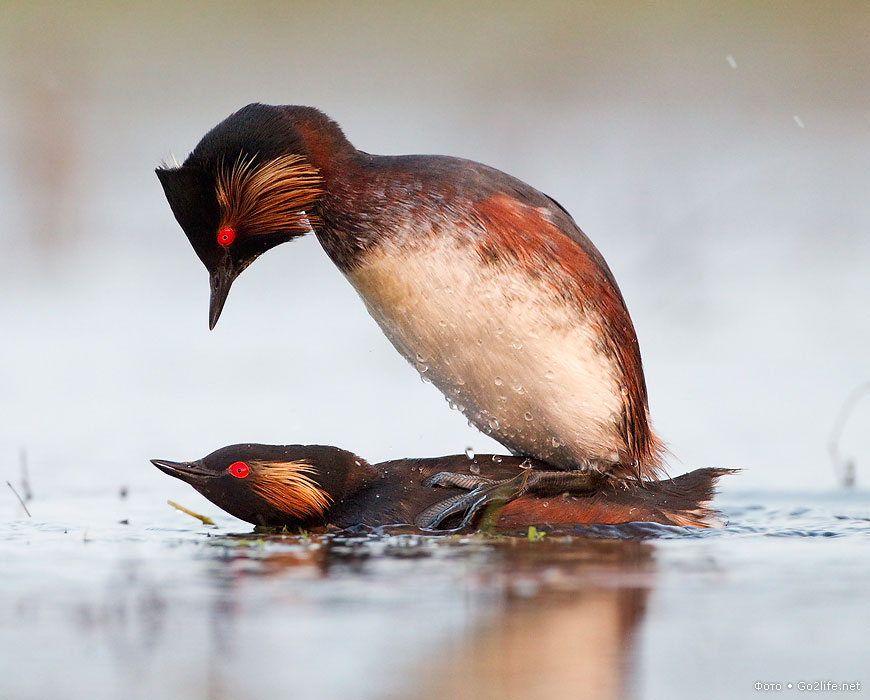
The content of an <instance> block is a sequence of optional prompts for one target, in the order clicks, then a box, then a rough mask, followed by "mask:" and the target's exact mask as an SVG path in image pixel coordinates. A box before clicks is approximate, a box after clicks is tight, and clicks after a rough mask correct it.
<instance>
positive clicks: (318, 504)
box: [248, 461, 332, 519]
mask: <svg viewBox="0 0 870 700" xmlns="http://www.w3.org/2000/svg"><path fill="white" fill-rule="evenodd" d="M248 464H249V465H250V466H252V467H253V470H252V471H251V475H250V476H249V477H248V481H249V483H250V485H251V489H252V490H253V491H255V492H256V493H257V494H258V495H259V496H260V497H262V498H263V499H264V500H265V501H268V502H269V503H271V504H272V505H273V506H275V507H276V508H277V509H278V510H280V511H282V512H284V513H287V515H290V516H292V517H294V518H299V519H305V518H314V517H317V516H318V515H322V514H323V513H325V512H326V510H327V509H328V508H329V506H330V505H331V504H332V498H331V497H330V495H329V494H328V493H327V492H326V491H324V490H323V489H322V488H320V487H319V486H318V485H317V483H316V482H315V481H314V479H312V478H311V476H310V475H311V474H316V473H317V470H316V469H315V468H314V467H313V466H311V465H310V464H309V463H308V462H260V461H249V462H248Z"/></svg>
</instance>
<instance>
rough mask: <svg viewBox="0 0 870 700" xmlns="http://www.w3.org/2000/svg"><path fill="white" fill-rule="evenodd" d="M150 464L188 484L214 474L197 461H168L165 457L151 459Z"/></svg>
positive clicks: (195, 482)
mask: <svg viewBox="0 0 870 700" xmlns="http://www.w3.org/2000/svg"><path fill="white" fill-rule="evenodd" d="M151 464H153V465H154V466H155V467H157V468H158V469H159V470H160V471H162V472H165V473H166V474H169V476H174V477H175V478H176V479H181V480H182V481H186V482H187V483H188V484H197V483H199V482H202V481H203V480H205V479H208V478H210V477H212V476H214V474H212V473H211V472H208V471H206V470H205V469H203V468H202V465H201V464H200V463H199V462H170V461H168V460H165V459H152V460H151Z"/></svg>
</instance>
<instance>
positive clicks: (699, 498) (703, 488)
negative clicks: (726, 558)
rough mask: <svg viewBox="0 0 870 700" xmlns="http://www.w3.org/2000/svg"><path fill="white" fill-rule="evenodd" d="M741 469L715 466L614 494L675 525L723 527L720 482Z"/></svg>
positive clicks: (617, 497)
mask: <svg viewBox="0 0 870 700" xmlns="http://www.w3.org/2000/svg"><path fill="white" fill-rule="evenodd" d="M738 471H740V470H739V469H724V468H715V467H707V468H705V469H695V470H694V471H691V472H689V473H688V474H682V475H680V476H677V477H674V478H673V479H664V480H662V481H653V482H645V483H644V484H643V485H642V486H630V487H629V488H628V489H627V490H626V491H623V492H621V493H619V492H616V493H613V494H612V496H613V499H614V500H615V501H624V502H625V503H626V504H631V505H633V506H635V507H640V508H642V509H644V508H646V509H650V510H651V511H655V512H658V513H660V514H661V515H662V516H664V518H666V519H667V520H668V521H670V522H671V523H672V524H674V525H684V526H685V525H691V526H694V527H722V526H723V525H724V522H723V520H722V517H721V514H720V513H719V512H718V511H717V510H716V509H715V508H713V505H712V502H713V497H714V496H715V495H716V484H717V482H718V481H719V478H720V477H722V476H725V475H726V474H736V473H737V472H738ZM602 495H603V494H602ZM658 522H660V521H658Z"/></svg>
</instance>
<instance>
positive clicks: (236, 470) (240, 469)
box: [229, 462, 249, 479]
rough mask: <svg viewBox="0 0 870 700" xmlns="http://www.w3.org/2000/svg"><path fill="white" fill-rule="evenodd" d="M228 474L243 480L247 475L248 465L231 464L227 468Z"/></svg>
mask: <svg viewBox="0 0 870 700" xmlns="http://www.w3.org/2000/svg"><path fill="white" fill-rule="evenodd" d="M229 472H230V474H232V475H233V476H234V477H236V478H237V479H244V478H245V477H246V476H247V475H248V472H249V470H248V465H247V464H245V463H244V462H233V463H232V464H231V465H230V468H229Z"/></svg>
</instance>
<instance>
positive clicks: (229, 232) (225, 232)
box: [217, 227, 236, 248]
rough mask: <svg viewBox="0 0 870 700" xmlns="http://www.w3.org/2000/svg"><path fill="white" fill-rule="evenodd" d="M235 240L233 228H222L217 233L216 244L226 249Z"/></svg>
mask: <svg viewBox="0 0 870 700" xmlns="http://www.w3.org/2000/svg"><path fill="white" fill-rule="evenodd" d="M234 240H236V230H235V229H233V228H229V227H227V228H222V229H221V230H220V231H218V234H217V242H218V243H219V244H220V245H222V246H223V247H224V248H226V247H227V246H228V245H229V244H230V243H232V242H233V241H234Z"/></svg>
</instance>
